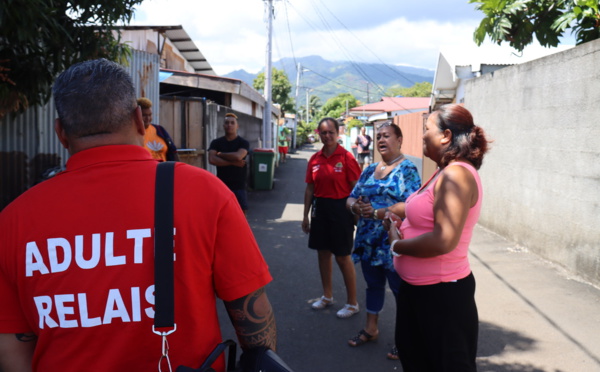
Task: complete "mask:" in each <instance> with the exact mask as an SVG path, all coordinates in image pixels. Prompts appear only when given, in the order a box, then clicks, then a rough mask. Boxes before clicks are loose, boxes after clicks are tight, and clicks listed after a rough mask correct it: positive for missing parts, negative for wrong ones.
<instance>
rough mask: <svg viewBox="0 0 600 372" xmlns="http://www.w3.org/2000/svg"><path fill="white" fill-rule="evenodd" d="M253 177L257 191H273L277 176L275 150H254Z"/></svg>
mask: <svg viewBox="0 0 600 372" xmlns="http://www.w3.org/2000/svg"><path fill="white" fill-rule="evenodd" d="M252 175H253V176H254V189H255V190H271V189H272V188H273V178H274V176H275V150H273V149H254V151H253V155H252Z"/></svg>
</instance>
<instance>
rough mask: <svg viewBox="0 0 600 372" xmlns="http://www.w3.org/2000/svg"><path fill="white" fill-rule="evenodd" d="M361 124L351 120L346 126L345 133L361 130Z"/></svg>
mask: <svg viewBox="0 0 600 372" xmlns="http://www.w3.org/2000/svg"><path fill="white" fill-rule="evenodd" d="M363 125H364V124H363V122H362V121H360V120H358V119H356V118H354V119H351V120H350V121H349V122H348V123H347V124H346V131H347V132H349V131H350V129H352V128H362V127H363Z"/></svg>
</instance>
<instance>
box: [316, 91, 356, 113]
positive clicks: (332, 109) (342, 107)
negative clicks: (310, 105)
mask: <svg viewBox="0 0 600 372" xmlns="http://www.w3.org/2000/svg"><path fill="white" fill-rule="evenodd" d="M346 102H347V103H348V105H347V106H346ZM356 106H358V102H357V101H356V98H355V97H354V96H353V95H352V94H350V93H341V94H338V95H337V96H335V97H333V98H330V99H328V100H327V102H325V104H324V105H323V107H322V108H321V115H320V117H321V118H324V117H326V116H329V117H332V118H336V119H337V118H339V117H340V116H342V114H343V113H344V112H346V107H348V110H350V109H351V108H353V107H356Z"/></svg>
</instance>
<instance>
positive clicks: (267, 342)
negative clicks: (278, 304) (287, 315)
mask: <svg viewBox="0 0 600 372" xmlns="http://www.w3.org/2000/svg"><path fill="white" fill-rule="evenodd" d="M225 307H226V308H227V313H228V314H229V318H230V319H231V323H232V324H233V327H234V328H235V332H236V333H237V336H238V339H239V341H240V345H241V347H242V349H251V348H254V347H259V346H267V347H269V348H271V349H273V350H275V348H276V344H277V328H276V326H275V315H274V314H273V309H272V308H271V303H270V302H269V299H268V298H267V294H266V293H265V289H264V288H260V289H258V290H257V291H255V292H252V293H250V294H249V295H247V296H245V297H242V298H238V299H237V300H233V301H229V302H227V301H226V302H225Z"/></svg>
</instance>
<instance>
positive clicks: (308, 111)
mask: <svg viewBox="0 0 600 372" xmlns="http://www.w3.org/2000/svg"><path fill="white" fill-rule="evenodd" d="M308 91H309V89H308V88H306V122H307V123H308V122H310V108H309V106H308Z"/></svg>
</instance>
